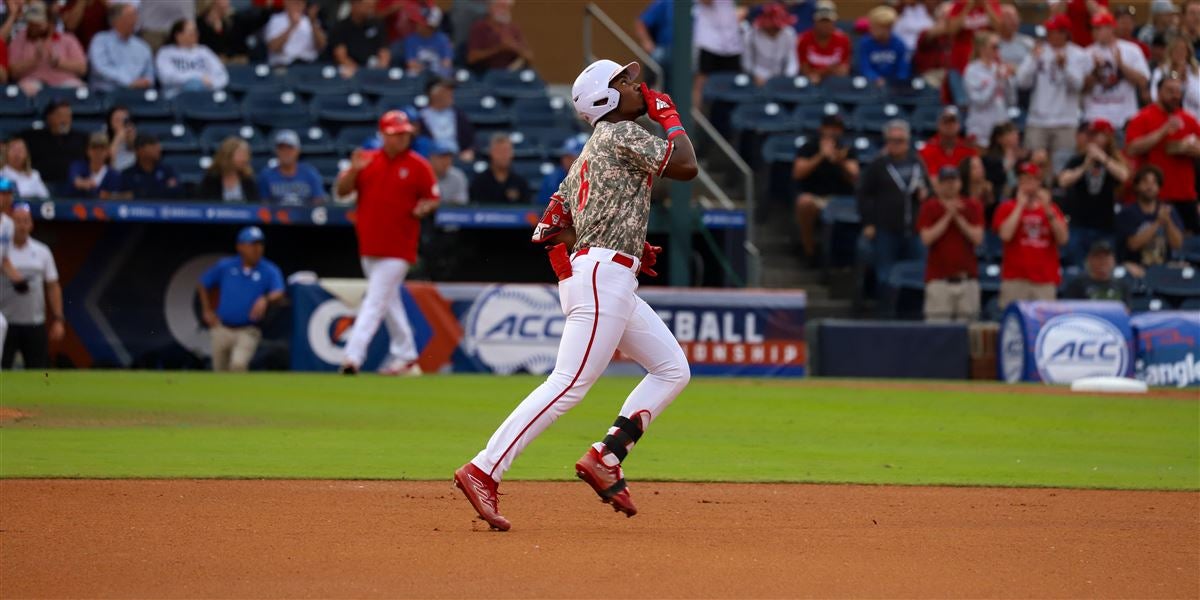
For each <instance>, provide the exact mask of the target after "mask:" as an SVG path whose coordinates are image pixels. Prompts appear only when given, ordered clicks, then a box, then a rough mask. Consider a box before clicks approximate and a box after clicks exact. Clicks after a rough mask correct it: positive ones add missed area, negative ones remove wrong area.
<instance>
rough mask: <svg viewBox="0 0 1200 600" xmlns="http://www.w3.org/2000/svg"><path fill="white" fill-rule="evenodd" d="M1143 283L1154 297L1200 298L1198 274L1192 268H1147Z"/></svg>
mask: <svg viewBox="0 0 1200 600" xmlns="http://www.w3.org/2000/svg"><path fill="white" fill-rule="evenodd" d="M1145 281H1146V287H1147V288H1148V289H1149V290H1150V292H1151V293H1153V294H1154V295H1156V296H1172V297H1176V298H1181V299H1182V298H1196V297H1200V272H1197V270H1196V269H1195V268H1194V267H1183V268H1180V267H1168V266H1163V265H1156V266H1153V267H1148V268H1147V269H1146V277H1145Z"/></svg>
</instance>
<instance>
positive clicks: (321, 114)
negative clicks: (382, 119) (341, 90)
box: [312, 92, 380, 127]
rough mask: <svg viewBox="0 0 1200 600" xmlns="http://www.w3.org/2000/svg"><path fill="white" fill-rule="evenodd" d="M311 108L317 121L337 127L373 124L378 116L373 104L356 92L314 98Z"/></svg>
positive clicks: (322, 95) (378, 112)
mask: <svg viewBox="0 0 1200 600" xmlns="http://www.w3.org/2000/svg"><path fill="white" fill-rule="evenodd" d="M312 108H313V112H315V113H316V115H317V120H319V121H320V122H321V123H324V124H330V125H333V126H337V127H340V126H342V125H365V124H367V123H374V122H376V121H377V120H378V119H379V114H380V111H379V110H378V109H377V108H375V104H374V103H372V102H371V101H370V100H369V99H368V98H366V97H365V96H363V95H362V94H360V93H358V92H352V93H350V94H336V93H335V94H321V95H318V96H314V97H313V99H312Z"/></svg>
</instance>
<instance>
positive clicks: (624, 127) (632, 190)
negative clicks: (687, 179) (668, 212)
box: [552, 121, 671, 256]
mask: <svg viewBox="0 0 1200 600" xmlns="http://www.w3.org/2000/svg"><path fill="white" fill-rule="evenodd" d="M670 157H671V144H670V143H669V142H667V140H664V139H662V138H660V137H657V136H654V135H652V134H651V133H650V132H649V131H646V130H645V129H643V128H642V126H640V125H638V124H637V123H635V122H633V121H622V122H620V123H609V122H607V121H601V122H600V123H597V124H596V130H595V131H594V132H593V133H592V137H591V138H590V139H589V140H588V142H587V144H586V145H585V146H584V147H583V152H581V153H580V154H579V158H577V159H576V160H575V164H573V165H571V170H570V171H569V172H568V173H567V178H566V179H564V180H563V182H562V184H561V185H559V186H558V192H557V193H555V194H554V196H552V197H554V198H556V199H558V200H559V201H560V202H562V203H563V205H564V206H565V207H566V210H567V212H568V213H569V214H570V215H571V220H572V222H573V223H574V225H575V234H576V236H577V237H578V241H577V242H576V244H575V249H576V250H579V249H582V248H608V249H609V250H616V251H618V252H624V253H626V254H630V255H633V256H641V255H642V243H643V242H645V241H646V225H647V222H648V221H649V219H650V187H651V186H652V185H653V184H654V177H655V176H657V175H661V174H662V171H663V169H664V168H666V166H667V160H668V159H669V158H670Z"/></svg>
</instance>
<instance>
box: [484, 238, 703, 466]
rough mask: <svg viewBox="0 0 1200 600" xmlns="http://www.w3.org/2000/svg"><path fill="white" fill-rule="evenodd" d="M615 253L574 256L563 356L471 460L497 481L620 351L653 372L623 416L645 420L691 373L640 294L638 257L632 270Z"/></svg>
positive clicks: (566, 290)
mask: <svg viewBox="0 0 1200 600" xmlns="http://www.w3.org/2000/svg"><path fill="white" fill-rule="evenodd" d="M615 254H616V252H614V251H612V250H606V249H601V248H590V249H589V250H588V254H584V255H576V256H575V257H574V258H573V259H572V260H571V267H572V270H573V275H572V276H571V277H569V278H567V279H565V280H563V281H560V282H559V283H558V295H559V300H560V302H561V303H562V309H563V313H565V314H566V316H567V321H566V324H565V325H564V327H563V334H562V340H561V341H560V342H559V346H558V360H557V362H556V364H555V366H554V372H553V373H551V374H550V377H549V378H547V379H546V382H545V383H543V384H542V385H541V386H539V387H538V388H537V389H535V390H534V391H533V393H531V394H529V396H526V398H525V400H523V401H522V402H521V404H519V405H518V406H517V408H516V409H515V410H513V412H512V414H510V415H509V416H508V418H507V419H505V420H504V423H502V424H501V425H500V428H499V429H497V430H496V433H494V434H492V438H491V439H490V440H488V444H487V447H486V448H484V449H483V451H481V452H480V453H479V454H478V455H476V456H475V458H474V459H472V461H471V462H472V463H474V464H475V466H476V467H479V468H480V469H482V470H483V472H485V473H487V474H489V475H491V477H492V479H494V480H496V481H500V479H501V478H502V477H503V476H504V473H505V472H506V471H508V469H509V468H510V467H511V466H512V463H513V460H515V459H516V457H517V456H518V455H519V454H521V451H523V450H524V449H525V447H526V446H528V445H529V443H530V442H532V441H533V440H534V438H536V437H537V436H538V435H540V434H541V433H542V432H543V431H545V430H546V428H547V427H549V426H550V424H551V423H553V422H554V421H555V420H557V419H558V417H559V416H561V415H563V414H564V413H566V412H567V411H568V410H570V409H571V408H572V407H574V406H575V405H576V404H579V401H580V400H583V397H584V396H585V395H586V394H587V392H588V390H589V389H591V387H592V384H594V383H596V380H597V379H598V378H599V377H600V375H601V374H603V373H604V370H605V369H606V368H607V367H608V363H609V362H611V361H612V358H613V354H614V352H615V351H616V350H618V349H619V350H620V351H621V352H622V353H623V354H625V355H626V356H628V357H629V358H632V359H633V360H635V361H637V363H638V364H640V365H641V366H642V367H643V368H644V369H646V371H648V373H647V374H646V377H645V378H644V379H642V381H641V383H639V384H638V386H637V387H636V388H634V390H633V392H632V393H630V394H629V397H628V398H627V399H626V400H625V404H624V406H622V407H621V412H620V416H623V417H626V418H629V419H635V420H636V418H635V415H638V413H643V412H644V413H647V415H648V418H642V419H641V420H640V422H642V423H645V424H648V423H649V422H650V421H652V420H653V419H654V418H655V417H657V416H658V415H659V413H661V412H662V411H663V409H665V408H666V407H667V405H668V404H670V403H671V401H672V400H674V399H675V397H676V396H678V395H679V392H681V391H683V388H684V387H686V386H687V383H688V380H689V379H690V378H691V370H690V369H689V368H688V363H687V357H686V356H685V355H684V353H683V349H682V348H680V347H679V342H678V341H677V340H676V339H675V336H674V335H673V334H672V333H671V330H670V329H668V328H667V326H666V324H665V323H663V321H662V319H661V318H659V316H658V314H657V313H655V312H654V309H652V308H650V305H649V304H646V301H645V300H642V299H641V298H639V297H638V296H637V293H636V292H637V287H638V281H637V272H638V268H639V262H638V259H636V258H632V257H630V258H632V260H633V267H632V268H630V267H627V266H624V265H621V264H618V263H615V262H613V261H612V257H613V256H614V255H615Z"/></svg>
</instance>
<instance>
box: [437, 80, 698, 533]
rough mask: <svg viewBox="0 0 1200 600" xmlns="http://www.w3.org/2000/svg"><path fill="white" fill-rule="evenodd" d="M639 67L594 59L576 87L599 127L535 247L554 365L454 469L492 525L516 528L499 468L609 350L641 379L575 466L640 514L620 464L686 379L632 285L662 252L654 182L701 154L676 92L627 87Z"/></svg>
mask: <svg viewBox="0 0 1200 600" xmlns="http://www.w3.org/2000/svg"><path fill="white" fill-rule="evenodd" d="M640 72H641V65H639V64H638V63H636V62H634V63H629V64H628V65H625V66H621V65H619V64H617V63H615V62H613V61H611V60H600V61H597V62H595V63H592V64H591V65H590V66H588V67H587V68H586V69H584V70H583V72H582V73H580V75H579V77H578V78H576V79H575V84H574V86H573V87H572V88H571V97H572V99H573V100H574V104H575V110H576V111H578V112H579V114H580V116H581V117H583V119H584V120H585V121H587V122H588V123H589V124H591V125H593V126H594V127H595V131H594V132H593V133H592V137H591V139H589V140H588V142H587V144H586V145H585V146H584V148H583V152H582V153H580V155H579V158H578V159H577V160H576V161H575V164H573V165H572V166H571V169H570V171H569V172H568V173H567V177H566V179H565V180H563V182H562V184H561V185H560V186H559V187H558V192H557V193H555V194H554V195H552V196H551V198H550V205H549V207H548V208H547V209H546V213H545V215H543V216H542V220H541V222H540V223H538V225H537V227H536V228H535V229H534V233H533V241H535V242H548V241H551V240H553V241H555V242H557V243H556V244H555V245H554V246H552V247H551V248H550V262H551V264H552V265H553V266H554V270H555V273H556V274H557V275H558V278H559V283H558V293H559V298H560V301H561V303H562V309H563V312H564V313H565V314H566V316H567V320H566V325H565V326H564V328H563V334H562V341H561V343H560V344H559V347H558V361H557V363H556V364H555V367H554V372H553V373H551V375H550V377H549V378H547V379H546V382H545V383H543V384H542V385H541V386H539V387H538V388H537V389H536V390H534V391H533V393H531V394H530V395H529V396H527V397H526V398H525V400H524V401H522V402H521V404H520V405H518V406H517V408H516V409H515V410H514V411H513V412H512V414H511V415H509V417H508V418H507V419H505V421H504V423H502V424H501V425H500V428H499V429H497V430H496V433H494V434H493V435H492V438H491V439H490V440H488V444H487V447H486V448H484V449H483V450H482V451H481V452H480V453H479V454H478V455H476V456H475V458H474V459H472V460H471V462H469V463H467V464H465V465H463V466H462V467H461V468H460V469H458V470H457V471H455V473H454V483H455V485H456V486H457V487H458V488H459V489H461V490H462V491H463V493H464V494H466V496H467V500H469V501H470V502H471V506H472V507H474V508H475V512H477V513H479V516H480V518H482V519H483V520H484V521H486V522H487V523H488V524H489V525H491V526H492V528H494V529H499V530H501V531H507V530H508V529H509V527H510V526H511V525H510V523H509V521H508V520H507V519H505V518H504V517H503V516H501V515H500V511H499V507H498V505H497V492H496V488H497V486H498V485H499V482H500V480H501V479H502V478H503V476H504V473H505V472H506V471H508V469H509V467H511V466H512V463H513V460H515V459H516V457H517V455H519V454H520V453H521V451H522V450H524V449H525V447H526V446H528V445H529V443H530V442H531V441H533V439H534V438H536V437H537V436H538V435H539V434H541V433H542V431H544V430H545V429H546V428H547V427H549V426H550V424H551V423H553V422H554V421H555V420H556V419H557V418H558V417H559V416H561V415H562V414H563V413H565V412H566V411H567V410H569V409H570V408H571V407H573V406H575V405H576V404H578V403H579V401H580V400H582V399H583V397H584V395H586V394H587V392H588V389H590V388H591V387H592V384H593V383H595V382H596V379H597V378H599V377H600V374H601V373H603V372H604V369H605V368H607V367H608V363H609V362H610V361H611V360H612V357H613V353H614V352H615V351H616V350H620V351H621V352H622V353H624V354H625V355H626V356H628V357H630V358H632V359H634V360H636V361H637V362H638V363H639V364H640V365H642V367H644V368H645V369H646V370H647V371H648V374H647V375H646V377H645V379H643V380H642V382H641V383H640V384H638V386H637V387H636V388H635V389H634V390H633V392H632V393H631V394H630V395H629V398H628V399H627V400H626V401H625V404H624V406H622V407H621V411H620V414H619V416H618V417H617V420H616V422H615V423H614V424H613V426H612V427H610V428H609V429H608V433H607V435H606V436H605V437H604V438H603V439H602V440H601V441H599V442H596V443H595V444H592V446H591V448H589V449H588V451H587V453H586V454H584V455H583V458H580V459H579V462H577V463H576V464H575V473H576V475H578V476H579V478H580V479H583V480H584V481H585V482H587V484H588V485H590V486H591V487H592V489H593V490H595V491H596V493H597V494H599V496H600V499H601V500H602V501H604V502H605V503H608V504H611V505H612V507H613V509H614V510H616V511H619V512H623V513H625V515H626V516H629V517H632V516H633V515H635V514H637V507H636V506H634V504H633V499H632V498H631V497H630V494H629V486H627V485H626V484H625V477H624V473H623V472H622V470H621V463H622V461H624V460H625V457H626V456H627V455H628V453H629V451H630V450H631V449H632V448H633V446H634V444H636V443H637V441H638V440H639V439H640V438H641V437H642V433H643V432H645V431H646V428H647V427H648V426H649V425H650V423H651V422H652V421H653V420H654V419H655V418H656V417H658V415H659V414H661V412H662V411H663V409H664V408H666V407H667V405H668V404H670V403H671V401H672V400H674V399H675V397H676V396H677V395H679V392H681V391H683V388H684V386H686V385H687V383H688V379H689V378H690V377H691V372H690V370H689V368H688V364H687V358H686V357H685V356H684V353H683V349H682V348H680V347H679V343H678V342H677V341H676V340H675V336H674V335H672V334H671V331H670V330H669V329H667V326H666V325H665V324H664V323H663V321H662V319H660V318H659V317H658V315H657V314H655V312H654V310H653V309H651V308H650V306H649V305H647V304H646V302H645V301H644V300H642V299H641V298H639V297H638V296H637V294H636V292H637V287H638V281H637V275H638V273H639V272H643V273H646V274H648V275H652V276H653V275H657V273H655V272H654V270H653V266H654V263H655V261H656V255H657V254H658V252H661V251H662V249H661V248H657V247H654V246H651V245H650V244H648V243H647V242H646V222H647V220H648V218H649V213H650V188H651V186H652V185H653V183H654V178H655V177H661V176H667V177H671V178H673V179H683V180H687V179H692V178H693V177H695V176H696V153H695V151H694V150H693V148H692V143H691V142H690V141H689V140H688V137H687V135H686V133H685V132H684V130H683V126H682V123H681V122H680V119H679V113H678V112H677V111H676V109H675V105H674V103H673V102H672V101H671V98H670V97H669V96H667V95H666V94H662V93H659V92H655V91H653V90H650V89H649V88H647V87H646V84H644V83H643V84H640V85H639V84H637V83H634V82H635V81H636V80H637V78H638V75H639V73H640ZM646 113H649V116H650V118H651V119H653V120H654V121H656V122H658V123H659V124H660V125H662V127H663V129H664V130H665V131H666V139H665V140H664V139H662V138H659V137H656V136H654V135H651V134H650V133H649V132H647V131H646V130H645V129H643V128H642V127H641V126H639V125H638V124H637V123H635V122H634V119H637V118H638V117H640V116H641V115H643V114H646ZM571 250H573V251H574V253H573V254H571V255H570V258H568V252H569V251H571Z"/></svg>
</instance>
